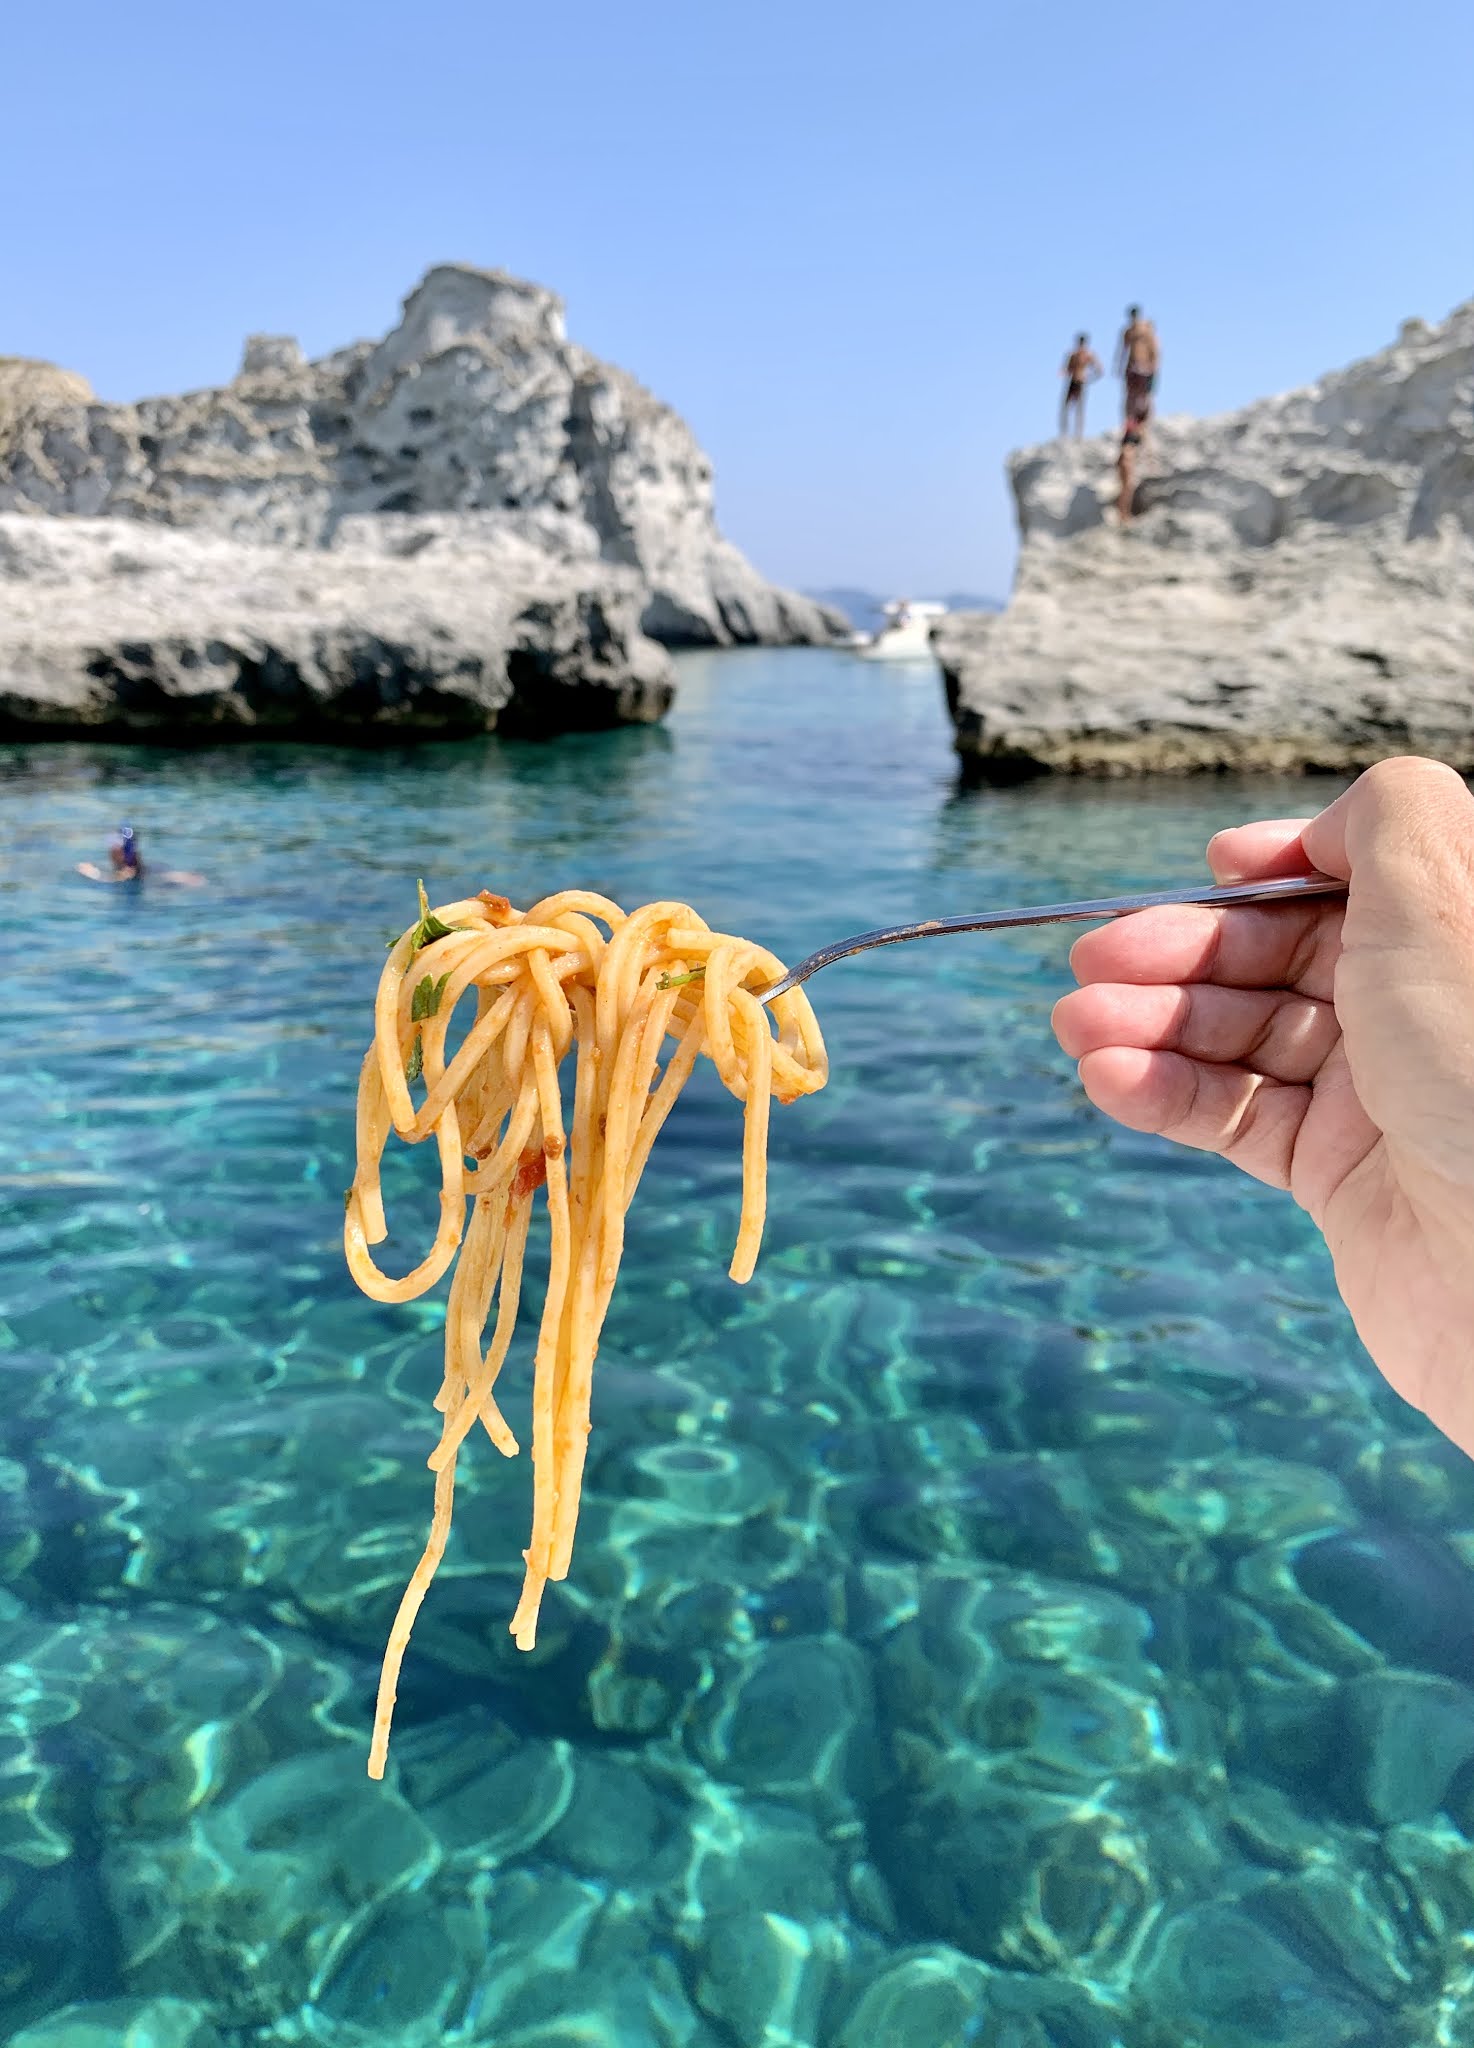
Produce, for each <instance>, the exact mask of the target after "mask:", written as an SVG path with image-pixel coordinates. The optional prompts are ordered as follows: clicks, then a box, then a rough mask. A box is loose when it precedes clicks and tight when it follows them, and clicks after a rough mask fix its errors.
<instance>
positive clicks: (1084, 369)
mask: <svg viewBox="0 0 1474 2048" xmlns="http://www.w3.org/2000/svg"><path fill="white" fill-rule="evenodd" d="M1101 374H1102V372H1101V367H1100V358H1099V357H1098V356H1097V355H1096V354H1095V351H1094V350H1093V349H1092V348H1091V346H1090V336H1089V335H1088V334H1077V335H1076V336H1075V346H1074V347H1073V348H1072V349H1071V350H1070V352H1069V354H1068V355H1067V356H1066V357H1065V361H1064V368H1063V369H1062V370H1061V372H1060V375H1061V376H1062V377H1063V378H1064V380H1065V395H1064V397H1063V398H1062V399H1061V400H1060V407H1059V437H1060V439H1061V440H1063V439H1064V437H1065V435H1066V434H1067V433H1068V432H1069V430H1070V427H1069V421H1070V413H1071V411H1072V410H1073V412H1074V415H1075V439H1076V440H1077V441H1078V440H1080V439H1081V438H1082V436H1083V435H1084V432H1085V386H1086V385H1087V384H1093V383H1094V382H1095V380H1096V378H1097V377H1099V376H1100V375H1101Z"/></svg>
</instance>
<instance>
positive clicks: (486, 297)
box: [0, 264, 837, 646]
mask: <svg viewBox="0 0 1474 2048" xmlns="http://www.w3.org/2000/svg"><path fill="white" fill-rule="evenodd" d="M78 381H79V382H80V380H78ZM86 399H87V394H86V391H85V386H84V387H82V389H81V391H80V392H79V393H78V394H77V395H76V397H75V398H74V400H73V402H72V403H71V404H70V405H65V404H58V403H55V402H53V403H51V404H49V405H48V406H46V407H45V408H44V409H38V410H37V411H36V413H35V416H34V417H33V418H32V420H31V422H30V425H29V428H28V430H27V431H25V432H24V433H22V434H20V435H19V436H17V437H15V438H14V439H13V442H12V445H11V446H10V448H9V450H8V453H7V454H6V456H5V459H4V460H3V461H0V511H34V512H47V513H71V514H81V515H83V516H88V517H97V516H112V517H126V518H130V519H146V520H153V521H157V522H160V523H162V524H165V525H170V526H179V527H188V528H191V529H193V530H197V531H203V532H209V533H215V534H221V535H225V536H228V537H230V538H232V539H236V540H244V541H250V542H254V543H272V544H278V545H288V546H296V547H315V546H320V545H322V544H324V543H325V542H327V541H330V540H331V538H332V537H333V535H334V534H335V533H336V532H337V531H338V529H339V528H340V526H341V525H342V523H343V522H344V521H345V520H347V519H352V518H355V517H361V516H364V515H369V514H379V513H395V514H425V513H428V514H446V515H454V514H467V513H474V514H477V515H478V521H477V525H476V527H475V528H474V529H472V531H474V532H480V531H484V530H485V529H486V526H487V524H488V522H491V523H494V524H495V525H496V527H497V528H499V529H501V530H504V531H505V532H507V533H510V534H511V535H512V536H513V537H514V538H517V539H521V540H524V541H526V542H528V543H529V544H530V545H532V546H534V547H536V548H537V549H539V550H540V551H541V552H543V553H545V554H548V555H550V556H552V557H553V558H554V559H555V560H557V561H561V562H565V563H582V562H586V561H588V560H589V559H596V560H599V561H602V562H606V563H610V564H613V565H614V566H616V567H620V568H627V569H631V570H633V571H634V572H635V575H636V576H637V577H638V578H639V579H640V580H641V582H642V583H643V584H644V586H645V592H646V594H645V600H644V616H643V624H644V629H645V630H646V632H648V633H650V634H651V635H653V636H654V637H655V638H657V639H660V640H663V641H665V642H666V643H667V644H671V645H677V644H680V645H685V644H692V645H697V644H699V645H704V646H722V645H728V644H730V643H732V642H736V641H783V642H795V641H798V642H802V641H825V640H829V639H832V638H834V637H835V634H836V631H837V622H836V621H835V620H834V619H833V618H832V617H830V616H828V615H826V613H825V612H824V610H823V608H822V607H820V606H818V605H816V604H813V603H811V602H810V601H809V600H808V599H805V598H801V597H798V596H796V595H794V594H793V593H791V592H788V591H782V590H775V589H774V588H773V587H772V586H771V585H769V584H768V583H766V582H765V581H764V580H763V578H762V577H761V576H759V575H758V573H757V571H756V570H755V569H753V568H752V566H751V564H750V563H748V562H747V561H746V560H745V558H744V557H743V556H742V555H741V554H740V553H739V552H738V550H737V549H736V548H734V547H733V546H731V544H730V543H729V542H727V541H725V540H724V539H723V538H722V536H721V534H720V533H719V532H718V530H717V526H716V521H715V515H714V511H713V505H712V472H711V464H710V463H709V462H708V460H707V458H706V456H705V455H704V454H703V453H702V450H701V449H700V447H699V446H698V445H697V443H696V440H695V438H694V436H693V435H692V433H691V431H690V429H689V428H688V427H687V426H686V424H685V422H684V421H683V420H681V419H680V418H679V417H678V416H677V414H675V413H674V412H672V411H671V409H670V408H669V406H666V405H662V404H661V403H660V402H659V400H657V399H655V398H652V397H651V396H650V394H649V393H648V392H647V391H645V390H643V389H642V388H641V387H640V385H638V384H637V383H636V382H635V380H634V379H633V378H632V377H630V376H627V375H626V374H625V372H624V371H623V370H618V369H615V368H613V367H612V366H611V365H609V364H607V363H603V362H600V361H599V360H598V358H597V357H595V356H592V355H590V354H589V353H588V351H587V350H586V349H582V348H579V347H577V346H576V345H575V344H574V343H572V342H570V341H568V340H567V338H566V336H565V333H564V326H563V305H562V301H561V300H560V299H558V298H557V297H556V296H555V295H554V294H553V293H552V292H549V291H545V290H543V289H542V287H541V286H538V285H534V284H527V283H524V282H523V281H521V280H520V279H517V278H513V277H508V276H506V275H505V274H504V273H502V272H500V271H485V270H473V269H470V268H467V267H465V266H463V265H459V264H443V265H441V266H439V267H438V268H437V269H434V270H431V271H430V272H429V273H428V275H427V276H426V277H425V279H424V280H423V282H422V283H421V284H420V285H418V286H417V287H416V289H415V290H414V291H413V292H412V293H411V294H410V296H409V298H408V299H407V300H406V301H405V304H404V316H403V318H402V319H401V321H400V323H399V325H398V326H397V327H396V328H395V329H394V330H393V331H392V333H390V334H388V335H387V336H386V337H385V338H384V340H382V341H380V342H359V343H357V344H355V345H354V346H353V347H351V348H346V349H342V350H340V351H339V352H338V353H337V354H335V355H330V356H325V357H323V358H322V359H321V360H320V361H317V362H307V361H306V360H305V359H304V358H303V355H302V352H301V350H300V349H299V348H298V346H297V344H296V342H295V341H292V340H291V339H289V338H285V337H281V336H274V335H255V336H252V337H251V338H250V340H248V341H247V343H246V348H245V355H244V359H243V361H242V364H241V368H240V372H239V374H238V375H237V376H236V378H235V380H234V381H233V382H232V383H231V384H228V385H226V386H224V387H223V388H222V389H219V390H210V391H197V392H192V393H190V394H189V395H187V396H185V397H182V398H155V399H147V400H144V401H143V402H142V403H140V404H138V405H97V404H89V403H87V402H86ZM3 403H4V398H3V384H0V406H3ZM0 447H3V443H0Z"/></svg>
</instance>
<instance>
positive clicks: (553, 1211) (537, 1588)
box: [511, 1018, 572, 1650]
mask: <svg viewBox="0 0 1474 2048" xmlns="http://www.w3.org/2000/svg"><path fill="white" fill-rule="evenodd" d="M532 1061H533V1067H534V1069H535V1071H536V1074H537V1092H538V1101H539V1103H540V1105H541V1109H542V1123H543V1139H544V1144H543V1157H544V1159H545V1161H546V1171H547V1184H548V1222H549V1225H550V1237H551V1244H550V1250H549V1257H548V1291H547V1296H546V1298H545V1300H544V1302H543V1315H542V1325H541V1327H540V1329H539V1331H538V1339H537V1351H536V1353H535V1354H534V1357H533V1383H532V1539H531V1542H530V1543H529V1545H528V1548H527V1551H526V1553H525V1562H526V1565H527V1572H526V1577H525V1579H524V1582H523V1588H522V1597H521V1599H520V1600H519V1601H518V1603H517V1611H516V1613H515V1614H514V1615H513V1617H512V1621H511V1631H512V1634H513V1635H514V1636H515V1637H516V1640H517V1647H518V1648H519V1649H521V1650H530V1649H531V1648H532V1646H533V1644H534V1643H535V1642H536V1640H537V1613H538V1608H539V1606H540V1604H541V1601H542V1590H543V1586H544V1585H545V1584H546V1582H547V1561H546V1560H547V1553H548V1542H549V1537H550V1535H551V1532H552V1523H553V1512H554V1508H555V1507H556V1504H557V1498H558V1474H557V1469H556V1465H555V1462H554V1455H553V1424H554V1416H555V1414H556V1411H557V1405H558V1379H559V1370H558V1369H559V1366H560V1364H561V1360H560V1358H559V1355H558V1336H559V1332H560V1330H561V1328H562V1323H563V1302H564V1295H565V1292H566V1289H567V1286H568V1274H569V1265H570V1254H571V1250H572V1247H571V1244H570V1242H569V1235H570V1234H569V1228H568V1173H567V1166H566V1163H565V1161H564V1157H563V1153H564V1150H565V1142H566V1141H565V1140H564V1135H563V1105H562V1102H561V1100H560V1099H559V1093H558V1067H557V1061H556V1059H555V1058H554V1055H553V1034H552V1027H551V1026H550V1025H549V1023H548V1022H547V1020H546V1019H545V1018H540V1019H539V1021H538V1023H537V1024H536V1025H535V1026H534V1028H533V1034H532ZM554 1137H556V1138H557V1140H558V1143H557V1148H556V1150H555V1149H554V1148H553V1146H552V1145H551V1144H550V1143H549V1142H548V1141H549V1140H550V1139H552V1138H554Z"/></svg>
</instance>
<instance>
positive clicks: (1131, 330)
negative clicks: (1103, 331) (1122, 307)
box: [1116, 306, 1162, 423]
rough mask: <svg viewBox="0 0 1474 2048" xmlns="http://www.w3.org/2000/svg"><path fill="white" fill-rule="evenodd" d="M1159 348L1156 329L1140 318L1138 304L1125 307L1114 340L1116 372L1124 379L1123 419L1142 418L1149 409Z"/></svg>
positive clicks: (1146, 415) (1158, 360)
mask: <svg viewBox="0 0 1474 2048" xmlns="http://www.w3.org/2000/svg"><path fill="white" fill-rule="evenodd" d="M1161 362H1162V348H1161V344H1160V342H1159V341H1158V340H1157V330H1156V328H1155V327H1153V325H1152V323H1151V321H1150V320H1143V318H1142V317H1141V308H1140V306H1128V307H1127V308H1126V325H1125V326H1124V327H1123V328H1122V330H1121V339H1120V340H1119V341H1118V342H1117V343H1116V375H1117V376H1118V377H1124V378H1125V380H1126V402H1125V409H1124V412H1123V417H1124V419H1125V420H1126V421H1127V422H1128V423H1129V422H1130V421H1132V420H1144V419H1146V418H1147V417H1148V415H1149V414H1150V412H1151V409H1152V389H1153V387H1154V385H1155V384H1156V381H1157V371H1158V369H1159V368H1160V367H1161Z"/></svg>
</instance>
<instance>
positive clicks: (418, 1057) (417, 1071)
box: [404, 1031, 425, 1081]
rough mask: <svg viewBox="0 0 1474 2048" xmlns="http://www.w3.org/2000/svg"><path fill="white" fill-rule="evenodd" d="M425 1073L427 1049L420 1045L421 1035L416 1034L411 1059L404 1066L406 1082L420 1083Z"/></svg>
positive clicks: (411, 1049)
mask: <svg viewBox="0 0 1474 2048" xmlns="http://www.w3.org/2000/svg"><path fill="white" fill-rule="evenodd" d="M424 1071H425V1048H424V1047H423V1046H422V1045H421V1043H420V1034H419V1032H418V1031H417V1032H416V1033H415V1042H414V1044H413V1045H412V1046H411V1047H410V1049H409V1058H408V1059H407V1060H406V1061H405V1065H404V1078H405V1080H406V1081H418V1080H419V1078H420V1076H421V1074H423V1073H424Z"/></svg>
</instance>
